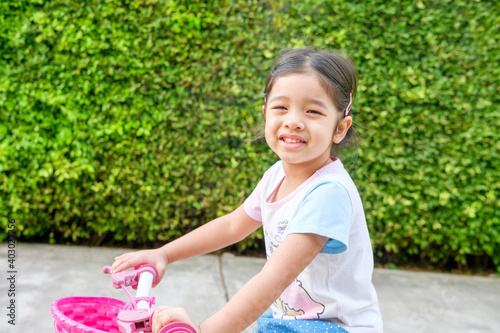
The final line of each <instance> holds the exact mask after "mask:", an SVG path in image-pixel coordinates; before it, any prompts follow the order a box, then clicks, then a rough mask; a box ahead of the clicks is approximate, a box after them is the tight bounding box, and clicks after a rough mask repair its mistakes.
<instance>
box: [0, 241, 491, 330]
mask: <svg viewBox="0 0 500 333" xmlns="http://www.w3.org/2000/svg"><path fill="white" fill-rule="evenodd" d="M0 246H1V251H0V253H1V259H0V261H1V262H2V268H3V272H4V277H3V278H2V280H1V281H0V290H1V294H0V300H1V301H0V308H1V309H2V310H1V315H0V318H2V319H0V331H1V332H28V331H30V332H33V331H34V332H54V329H53V318H52V316H51V314H50V306H51V304H52V302H53V301H54V300H56V299H58V298H61V297H70V296H102V297H113V298H118V299H122V300H127V295H126V294H125V292H124V291H123V290H116V289H114V288H113V287H112V286H111V279H110V276H109V275H105V274H102V267H103V266H105V265H110V264H111V263H112V262H113V259H114V257H115V256H117V255H119V254H122V253H124V252H127V251H129V250H126V249H115V248H90V247H79V246H61V245H42V244H23V243H21V244H19V243H18V244H17V245H16V249H15V250H16V257H15V272H16V273H15V274H14V275H15V297H11V296H9V294H8V291H9V289H10V288H11V286H10V282H11V281H12V280H11V281H9V280H8V278H9V277H11V276H12V274H10V273H8V272H9V268H8V256H7V244H5V243H3V244H0ZM263 264H264V259H260V258H249V257H236V256H234V255H232V254H228V253H225V254H223V255H221V256H218V255H206V256H201V257H196V258H191V259H187V260H184V261H180V262H176V263H173V264H171V265H169V268H168V270H167V273H166V274H165V277H164V279H163V280H162V282H161V283H160V285H159V286H157V287H156V288H155V289H154V290H153V294H154V296H155V297H156V304H157V305H171V306H182V307H184V308H186V309H187V311H188V312H189V313H190V314H191V315H192V317H193V319H194V320H195V321H196V322H200V321H202V320H203V319H205V318H206V317H208V316H209V315H210V314H212V313H214V312H215V311H216V310H217V309H219V308H220V307H221V306H223V305H224V304H225V302H226V301H227V299H228V298H230V297H231V296H232V295H234V293H235V292H236V291H237V290H238V289H239V288H240V287H241V286H243V284H244V283H245V282H246V281H247V280H248V279H250V278H251V277H252V276H253V275H254V274H255V273H257V272H258V271H259V270H260V269H261V267H262V266H263ZM373 282H374V284H375V287H376V289H377V292H378V297H379V301H380V308H381V311H382V315H383V319H384V326H385V330H384V332H386V333H396V332H408V333H417V332H418V333H420V332H428V333H433V332H464V333H486V332H500V279H498V278H488V277H477V276H462V275H452V274H439V273H425V272H408V271H398V270H387V269H376V270H375V273H374V276H373ZM12 300H14V302H15V307H16V310H15V316H16V318H15V323H16V325H15V326H13V325H11V324H9V323H8V320H10V318H9V317H8V316H7V315H8V313H9V309H7V306H9V304H10V302H11V301H12ZM253 328H255V325H253V326H251V327H250V328H249V329H247V330H246V331H245V333H247V332H252V330H253Z"/></svg>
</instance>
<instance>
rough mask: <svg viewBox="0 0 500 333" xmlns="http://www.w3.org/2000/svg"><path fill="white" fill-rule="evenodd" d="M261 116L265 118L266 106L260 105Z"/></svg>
mask: <svg viewBox="0 0 500 333" xmlns="http://www.w3.org/2000/svg"><path fill="white" fill-rule="evenodd" d="M262 114H263V115H264V116H265V115H266V106H265V105H262Z"/></svg>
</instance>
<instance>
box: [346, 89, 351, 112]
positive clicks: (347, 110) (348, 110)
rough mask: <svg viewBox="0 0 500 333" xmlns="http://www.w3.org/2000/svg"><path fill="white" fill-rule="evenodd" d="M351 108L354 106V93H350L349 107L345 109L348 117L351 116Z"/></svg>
mask: <svg viewBox="0 0 500 333" xmlns="http://www.w3.org/2000/svg"><path fill="white" fill-rule="evenodd" d="M351 106H352V93H349V105H348V106H347V107H346V108H345V116H346V117H347V116H348V115H349V112H351Z"/></svg>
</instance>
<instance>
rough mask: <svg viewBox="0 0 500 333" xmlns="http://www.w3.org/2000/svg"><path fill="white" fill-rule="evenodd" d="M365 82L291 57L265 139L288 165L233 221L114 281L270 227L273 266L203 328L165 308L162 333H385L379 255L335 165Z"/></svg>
mask: <svg viewBox="0 0 500 333" xmlns="http://www.w3.org/2000/svg"><path fill="white" fill-rule="evenodd" d="M356 79H357V73H356V69H355V68H354V65H353V64H352V62H351V61H350V60H349V59H348V58H347V57H344V56H341V55H339V54H337V53H333V52H326V51H316V50H312V49H296V50H289V51H288V52H286V53H284V54H283V55H282V57H281V58H280V59H279V60H278V62H277V63H276V64H275V66H274V67H273V69H272V71H271V73H270V75H269V77H268V78H267V81H266V86H265V90H264V96H265V104H264V105H263V107H262V112H263V113H264V118H265V138H266V141H267V144H268V145H269V147H270V148H271V149H272V150H273V151H274V152H275V153H276V154H277V155H278V157H279V159H280V160H279V161H278V162H277V163H276V164H275V165H273V166H272V167H271V168H270V169H269V170H267V172H266V173H265V174H264V176H263V177H262V179H261V181H260V182H259V184H258V185H257V187H256V188H255V189H254V191H253V192H252V194H251V195H250V197H248V198H247V199H246V201H245V202H244V204H243V205H241V206H240V207H239V208H237V209H236V210H234V211H233V212H232V213H230V214H228V215H225V216H223V217H220V218H217V219H215V220H213V221H211V222H209V223H207V224H205V225H203V226H201V227H200V228H198V229H196V230H194V231H193V232H191V233H189V234H187V235H185V236H183V237H181V238H179V239H177V240H175V241H173V242H170V243H168V244H166V245H165V246H163V247H161V248H159V249H155V250H145V251H139V252H133V253H126V254H124V255H121V256H119V257H117V258H116V261H115V262H114V264H113V272H114V273H116V272H119V271H122V270H124V269H127V268H129V267H133V266H135V265H138V264H142V263H149V264H152V265H154V266H155V267H156V268H157V270H158V273H159V279H158V281H159V280H160V279H161V278H162V277H163V275H164V273H165V270H166V267H167V264H169V263H172V262H175V261H177V260H181V259H184V258H188V257H192V256H196V255H201V254H204V253H208V252H212V251H215V250H217V249H220V248H223V247H226V246H228V245H230V244H233V243H236V242H238V241H240V240H242V239H243V238H244V237H246V236H248V235H249V234H250V233H252V232H253V231H255V230H256V229H257V228H259V227H261V226H262V227H263V231H264V235H265V245H266V253H267V262H266V264H265V265H264V267H263V268H262V270H261V271H260V272H259V273H258V274H257V275H255V276H254V277H253V278H252V279H251V280H250V281H248V282H247V283H246V284H245V285H244V286H243V288H241V290H239V291H238V293H236V295H235V296H234V297H233V298H232V299H231V300H229V302H228V303H227V304H226V305H225V306H224V307H222V308H221V309H220V310H219V311H217V312H216V313H215V314H214V315H212V316H211V317H209V318H208V319H206V320H205V321H204V322H202V323H201V324H200V325H199V326H198V325H196V324H195V323H194V322H193V320H192V319H191V318H190V317H189V315H188V314H187V313H186V311H185V310H184V309H181V308H170V307H159V308H158V310H157V311H156V313H155V315H154V317H153V332H155V333H156V332H158V331H159V330H160V328H161V327H163V326H164V325H166V324H168V323H170V322H173V321H184V322H187V323H189V324H191V325H192V326H193V327H195V329H196V330H197V331H198V332H203V333H211V332H213V333H228V332H241V331H242V330H244V329H245V328H246V327H247V326H249V325H250V324H252V323H253V322H254V321H256V320H257V319H259V317H260V316H261V315H262V314H263V313H264V312H265V311H266V310H268V309H269V307H271V309H272V312H273V314H272V318H271V316H269V315H264V316H262V317H260V319H259V321H258V322H259V329H258V330H257V332H269V331H270V332H288V331H290V332H292V331H293V332H306V331H307V332H340V331H343V332H345V331H344V329H345V330H347V331H349V332H352V333H356V332H382V319H381V315H380V311H379V308H378V300H377V296H376V293H375V289H374V287H373V285H372V282H371V278H372V273H373V254H372V248H371V244H370V238H369V235H368V229H367V226H366V221H365V216H364V212H363V206H362V204H361V199H360V197H359V194H358V191H357V190H356V187H355V185H354V183H353V181H352V180H351V178H350V176H349V174H348V173H347V172H346V170H345V169H344V167H343V166H342V163H341V161H340V160H339V159H338V158H336V157H334V156H331V152H332V151H333V152H335V151H337V149H338V148H339V146H340V145H342V144H344V143H345V142H347V141H349V140H351V139H352V137H353V135H354V132H353V130H352V117H351V106H352V100H353V97H354V96H355V94H356Z"/></svg>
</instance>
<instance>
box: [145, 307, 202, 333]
mask: <svg viewBox="0 0 500 333" xmlns="http://www.w3.org/2000/svg"><path fill="white" fill-rule="evenodd" d="M174 322H182V323H186V324H188V325H191V326H192V327H193V328H194V329H195V330H196V332H197V333H201V331H200V328H199V327H198V325H196V324H195V323H194V321H193V319H191V317H190V316H189V314H188V313H187V312H186V310H184V309H183V308H174V307H171V306H159V307H158V308H157V309H156V311H155V313H154V314H153V323H152V324H153V325H152V328H153V333H158V332H159V331H160V330H161V329H162V328H163V327H164V326H165V325H168V324H170V323H174Z"/></svg>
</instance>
